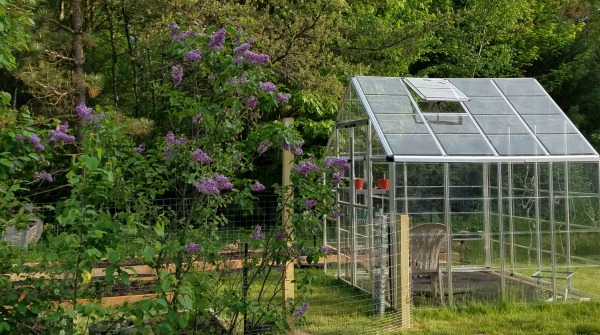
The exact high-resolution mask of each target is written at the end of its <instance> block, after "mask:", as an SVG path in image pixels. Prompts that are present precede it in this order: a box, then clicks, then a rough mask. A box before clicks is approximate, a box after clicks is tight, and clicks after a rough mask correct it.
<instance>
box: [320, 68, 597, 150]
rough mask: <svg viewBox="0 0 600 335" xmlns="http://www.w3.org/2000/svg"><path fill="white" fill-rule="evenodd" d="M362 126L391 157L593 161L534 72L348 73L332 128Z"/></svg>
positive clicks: (587, 144) (377, 146)
mask: <svg viewBox="0 0 600 335" xmlns="http://www.w3.org/2000/svg"><path fill="white" fill-rule="evenodd" d="M360 125H362V126H366V127H368V126H369V125H370V127H369V128H370V131H371V132H373V133H374V135H373V136H372V138H373V141H378V142H379V143H374V144H373V146H372V147H373V148H380V151H381V152H380V153H381V154H385V156H386V158H387V160H388V161H396V162H408V161H415V162H417V161H418V162H425V161H431V162H436V161H438V162H451V161H473V160H477V161H596V160H598V153H597V152H596V151H595V150H594V148H593V147H592V146H591V145H590V144H589V143H588V141H587V140H586V139H585V138H584V137H583V135H581V133H580V132H579V130H578V129H577V128H576V127H575V126H574V125H573V123H572V122H571V121H570V120H569V118H568V117H567V116H566V115H565V113H564V112H563V111H562V110H561V109H560V108H559V107H558V105H557V104H556V103H555V102H554V101H553V100H552V98H551V97H550V96H549V95H548V93H547V92H546V91H545V90H544V89H543V88H542V86H541V85H540V84H539V83H538V82H537V80H535V79H532V78H503V79H497V78H476V79H473V78H468V79H458V78H449V79H433V78H399V77H353V78H352V79H351V84H350V86H349V87H348V90H347V93H346V97H345V99H344V102H343V103H342V105H341V107H340V112H339V115H338V120H337V122H336V128H337V129H343V128H350V127H358V126H360ZM364 133H365V135H366V132H364ZM375 134H376V135H377V136H375ZM339 136H340V135H338V137H339ZM342 136H344V135H342ZM353 136H355V135H353ZM331 144H334V143H331V142H330V145H331ZM336 145H337V150H338V151H340V143H337V144H336ZM364 147H365V148H366V147H367V146H366V145H365V146H364ZM333 149H336V148H333ZM365 150H366V149H365ZM341 151H344V150H341ZM358 151H360V150H358ZM376 151H377V150H373V153H372V154H373V155H375V154H376V153H375V152H376ZM348 152H349V151H348ZM355 153H356V152H355Z"/></svg>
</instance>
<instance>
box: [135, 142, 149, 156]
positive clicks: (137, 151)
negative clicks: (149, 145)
mask: <svg viewBox="0 0 600 335" xmlns="http://www.w3.org/2000/svg"><path fill="white" fill-rule="evenodd" d="M144 151H146V144H144V143H142V144H140V145H138V146H137V147H136V148H134V149H133V152H134V153H135V155H139V154H141V153H142V152H144Z"/></svg>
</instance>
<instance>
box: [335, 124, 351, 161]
mask: <svg viewBox="0 0 600 335" xmlns="http://www.w3.org/2000/svg"><path fill="white" fill-rule="evenodd" d="M337 132H338V135H337V141H338V148H335V147H334V148H333V150H338V149H339V151H340V152H339V153H340V155H346V156H347V155H349V154H350V131H349V128H343V129H338V130H337Z"/></svg>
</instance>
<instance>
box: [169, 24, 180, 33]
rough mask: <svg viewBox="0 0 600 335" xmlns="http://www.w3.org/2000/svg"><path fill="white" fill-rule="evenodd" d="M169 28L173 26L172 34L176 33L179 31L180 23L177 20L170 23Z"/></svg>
mask: <svg viewBox="0 0 600 335" xmlns="http://www.w3.org/2000/svg"><path fill="white" fill-rule="evenodd" d="M169 28H171V35H175V34H177V33H178V32H179V25H178V24H177V22H171V23H169Z"/></svg>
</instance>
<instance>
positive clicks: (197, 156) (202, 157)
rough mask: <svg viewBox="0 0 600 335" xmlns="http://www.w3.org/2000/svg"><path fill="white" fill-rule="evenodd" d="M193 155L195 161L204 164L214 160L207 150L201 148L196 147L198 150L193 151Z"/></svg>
mask: <svg viewBox="0 0 600 335" xmlns="http://www.w3.org/2000/svg"><path fill="white" fill-rule="evenodd" d="M192 157H194V161H196V162H200V163H202V164H210V162H212V158H210V157H209V156H208V155H207V154H206V152H204V151H202V150H201V149H196V151H194V152H192Z"/></svg>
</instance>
